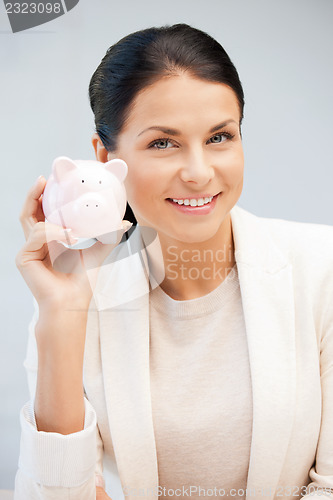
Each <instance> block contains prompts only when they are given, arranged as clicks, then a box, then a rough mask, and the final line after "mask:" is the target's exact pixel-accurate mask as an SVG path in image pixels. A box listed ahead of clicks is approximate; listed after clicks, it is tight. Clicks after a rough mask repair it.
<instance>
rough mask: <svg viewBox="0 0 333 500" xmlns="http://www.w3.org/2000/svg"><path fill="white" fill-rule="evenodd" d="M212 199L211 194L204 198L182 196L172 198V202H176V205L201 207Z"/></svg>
mask: <svg viewBox="0 0 333 500" xmlns="http://www.w3.org/2000/svg"><path fill="white" fill-rule="evenodd" d="M212 199H213V196H210V197H206V198H184V199H176V198H172V201H173V202H174V203H178V205H185V206H191V207H202V206H203V205H207V203H210V202H211V201H212Z"/></svg>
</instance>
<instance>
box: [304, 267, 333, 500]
mask: <svg viewBox="0 0 333 500" xmlns="http://www.w3.org/2000/svg"><path fill="white" fill-rule="evenodd" d="M330 272H331V273H332V270H330ZM331 284H332V277H331V278H330V287H329V288H331ZM323 297H325V299H324V298H323V301H324V300H325V303H326V315H325V317H324V319H323V323H322V324H323V327H322V335H321V342H320V380H321V394H322V415H321V427H320V434H319V440H318V446H317V453H316V460H315V463H314V465H313V467H312V468H311V469H310V472H309V477H310V479H311V482H310V483H309V484H308V486H307V490H306V493H307V494H306V495H305V496H304V497H303V498H306V499H310V498H311V499H312V500H319V499H322V500H323V499H325V498H330V499H332V500H333V289H332V290H330V289H324V294H323ZM304 418H306V416H305V417H304Z"/></svg>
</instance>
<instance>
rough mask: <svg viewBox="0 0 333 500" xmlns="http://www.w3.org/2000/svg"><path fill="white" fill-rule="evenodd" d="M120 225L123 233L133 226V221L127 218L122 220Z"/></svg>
mask: <svg viewBox="0 0 333 500" xmlns="http://www.w3.org/2000/svg"><path fill="white" fill-rule="evenodd" d="M121 226H122V229H123V230H124V233H125V232H126V231H128V230H129V229H130V228H131V227H132V226H133V222H130V221H128V220H123V221H122V223H121Z"/></svg>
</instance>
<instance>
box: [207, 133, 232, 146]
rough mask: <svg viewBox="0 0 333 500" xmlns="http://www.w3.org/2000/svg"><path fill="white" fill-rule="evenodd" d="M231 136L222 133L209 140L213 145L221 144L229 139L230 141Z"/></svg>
mask: <svg viewBox="0 0 333 500" xmlns="http://www.w3.org/2000/svg"><path fill="white" fill-rule="evenodd" d="M230 137H231V136H230V134H226V133H225V132H223V133H222V132H221V133H220V134H215V135H213V137H211V138H210V139H209V141H211V142H212V143H213V144H218V143H219V142H224V141H226V140H227V139H230Z"/></svg>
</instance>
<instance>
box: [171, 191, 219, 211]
mask: <svg viewBox="0 0 333 500" xmlns="http://www.w3.org/2000/svg"><path fill="white" fill-rule="evenodd" d="M220 195H222V192H220V193H217V194H215V195H209V194H207V195H200V196H199V197H196V198H167V199H166V201H168V202H169V203H170V204H171V205H172V206H174V207H175V208H176V209H178V210H181V211H182V212H183V213H188V214H198V215H199V214H200V215H204V214H206V213H209V212H211V211H212V210H213V208H214V206H215V204H216V200H217V198H218V197H219V196H220Z"/></svg>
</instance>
